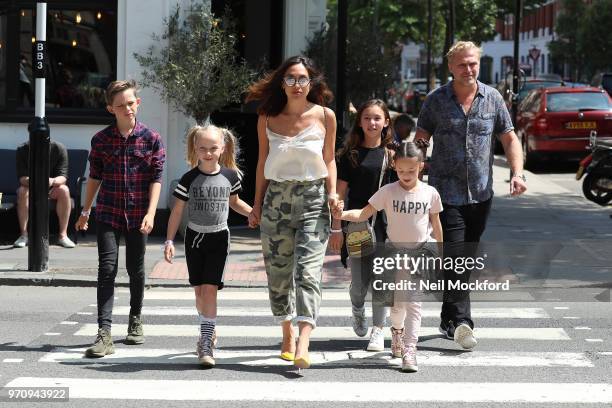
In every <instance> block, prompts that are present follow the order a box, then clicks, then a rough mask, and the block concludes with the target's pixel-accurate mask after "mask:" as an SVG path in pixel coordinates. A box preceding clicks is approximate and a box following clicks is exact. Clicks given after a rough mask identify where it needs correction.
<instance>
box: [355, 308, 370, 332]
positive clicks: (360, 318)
mask: <svg viewBox="0 0 612 408" xmlns="http://www.w3.org/2000/svg"><path fill="white" fill-rule="evenodd" d="M351 322H352V323H353V331H354V332H355V334H356V335H358V336H359V337H365V335H366V334H368V320H367V318H366V316H365V308H364V307H363V308H361V309H356V308H355V307H353V317H352V319H351Z"/></svg>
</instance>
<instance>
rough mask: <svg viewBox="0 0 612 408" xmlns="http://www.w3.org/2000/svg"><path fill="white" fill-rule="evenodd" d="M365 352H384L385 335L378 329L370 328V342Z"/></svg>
mask: <svg viewBox="0 0 612 408" xmlns="http://www.w3.org/2000/svg"><path fill="white" fill-rule="evenodd" d="M366 350H367V351H384V350H385V333H384V332H383V329H381V328H380V327H376V326H372V332H371V333H370V342H369V343H368V347H366Z"/></svg>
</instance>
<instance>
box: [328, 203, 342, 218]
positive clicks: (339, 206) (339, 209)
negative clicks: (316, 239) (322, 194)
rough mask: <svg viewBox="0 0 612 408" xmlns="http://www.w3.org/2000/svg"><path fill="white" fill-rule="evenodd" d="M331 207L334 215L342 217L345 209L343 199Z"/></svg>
mask: <svg viewBox="0 0 612 408" xmlns="http://www.w3.org/2000/svg"><path fill="white" fill-rule="evenodd" d="M330 207H331V212H332V216H333V217H334V218H336V219H338V220H341V219H342V211H343V210H344V201H343V200H338V203H337V204H336V206H334V207H332V206H331V204H330Z"/></svg>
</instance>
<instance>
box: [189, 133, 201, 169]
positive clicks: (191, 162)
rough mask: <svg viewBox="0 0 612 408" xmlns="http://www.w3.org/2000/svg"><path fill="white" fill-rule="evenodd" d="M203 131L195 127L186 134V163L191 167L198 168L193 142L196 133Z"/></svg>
mask: <svg viewBox="0 0 612 408" xmlns="http://www.w3.org/2000/svg"><path fill="white" fill-rule="evenodd" d="M202 130H204V128H203V127H202V126H198V125H195V126H193V127H192V128H191V129H189V131H188V132H187V154H186V156H187V163H188V164H189V165H190V166H191V167H197V166H198V154H197V152H196V147H195V141H196V137H198V133H199V132H200V131H202Z"/></svg>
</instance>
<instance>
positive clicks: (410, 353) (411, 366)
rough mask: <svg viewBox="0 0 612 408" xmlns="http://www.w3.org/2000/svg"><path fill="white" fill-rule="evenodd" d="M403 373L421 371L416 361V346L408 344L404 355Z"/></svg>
mask: <svg viewBox="0 0 612 408" xmlns="http://www.w3.org/2000/svg"><path fill="white" fill-rule="evenodd" d="M402 371H404V372H406V373H416V372H417V371H419V367H418V366H417V359H416V345H414V344H408V346H406V348H404V351H403V353H402Z"/></svg>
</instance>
